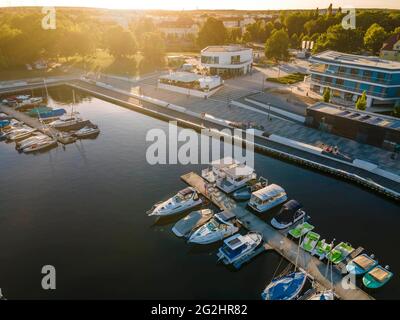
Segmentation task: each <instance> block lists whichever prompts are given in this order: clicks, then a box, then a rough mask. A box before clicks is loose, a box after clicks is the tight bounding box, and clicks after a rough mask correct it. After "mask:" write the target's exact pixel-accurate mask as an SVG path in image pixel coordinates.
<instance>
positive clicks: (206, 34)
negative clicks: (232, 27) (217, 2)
mask: <svg viewBox="0 0 400 320" xmlns="http://www.w3.org/2000/svg"><path fill="white" fill-rule="evenodd" d="M227 39H228V32H227V30H226V28H225V26H224V24H223V23H222V21H221V20H218V19H215V18H212V17H211V18H208V19H207V21H206V22H205V23H204V25H203V27H202V28H201V29H200V31H199V35H198V38H197V42H198V44H199V46H201V47H202V48H204V47H207V46H212V45H223V44H225V42H226V40H227Z"/></svg>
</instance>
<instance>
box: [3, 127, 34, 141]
mask: <svg viewBox="0 0 400 320" xmlns="http://www.w3.org/2000/svg"><path fill="white" fill-rule="evenodd" d="M35 131H36V129H33V128H23V129H20V130H16V131H15V132H13V133H11V134H10V135H9V136H8V139H10V140H11V141H19V140H22V139H26V138H28V137H30V136H31V135H32V134H33V133H34V132H35Z"/></svg>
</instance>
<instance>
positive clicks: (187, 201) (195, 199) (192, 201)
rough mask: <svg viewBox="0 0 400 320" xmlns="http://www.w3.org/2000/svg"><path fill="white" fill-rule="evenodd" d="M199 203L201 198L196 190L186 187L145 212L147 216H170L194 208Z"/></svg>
mask: <svg viewBox="0 0 400 320" xmlns="http://www.w3.org/2000/svg"><path fill="white" fill-rule="evenodd" d="M201 203H202V200H201V198H200V197H199V194H198V193H197V191H196V190H195V189H194V188H191V187H188V188H185V189H183V190H181V191H179V192H178V193H177V194H176V195H175V196H173V197H172V198H170V199H168V200H167V201H164V202H161V203H158V204H156V205H154V206H153V208H151V209H150V210H149V211H148V212H147V214H148V215H149V216H170V215H173V214H177V213H181V212H183V211H186V210H189V209H191V208H194V207H196V206H198V205H200V204H201Z"/></svg>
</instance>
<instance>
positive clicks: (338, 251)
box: [326, 242, 354, 264]
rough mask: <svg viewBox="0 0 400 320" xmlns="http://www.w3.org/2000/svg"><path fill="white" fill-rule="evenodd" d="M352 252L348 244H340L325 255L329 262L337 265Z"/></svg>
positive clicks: (352, 249)
mask: <svg viewBox="0 0 400 320" xmlns="http://www.w3.org/2000/svg"><path fill="white" fill-rule="evenodd" d="M353 251H354V248H353V247H352V246H351V245H350V244H349V243H346V242H341V243H339V244H338V245H337V246H336V247H334V248H333V249H332V251H331V252H329V253H328V254H327V255H326V257H327V258H328V260H329V261H330V262H332V263H334V264H338V263H340V262H342V261H343V260H344V259H346V258H347V257H348V256H349V255H350V254H351V253H352V252H353Z"/></svg>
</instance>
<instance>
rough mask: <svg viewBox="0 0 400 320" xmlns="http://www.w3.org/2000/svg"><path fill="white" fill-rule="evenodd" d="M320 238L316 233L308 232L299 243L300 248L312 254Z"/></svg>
mask: <svg viewBox="0 0 400 320" xmlns="http://www.w3.org/2000/svg"><path fill="white" fill-rule="evenodd" d="M320 237H321V236H320V235H319V234H318V233H316V232H313V231H310V232H308V233H307V234H306V236H305V237H304V239H303V241H302V243H301V247H302V248H303V249H304V250H305V251H307V252H312V251H313V250H314V248H315V247H316V245H317V243H318V240H319V238H320Z"/></svg>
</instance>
